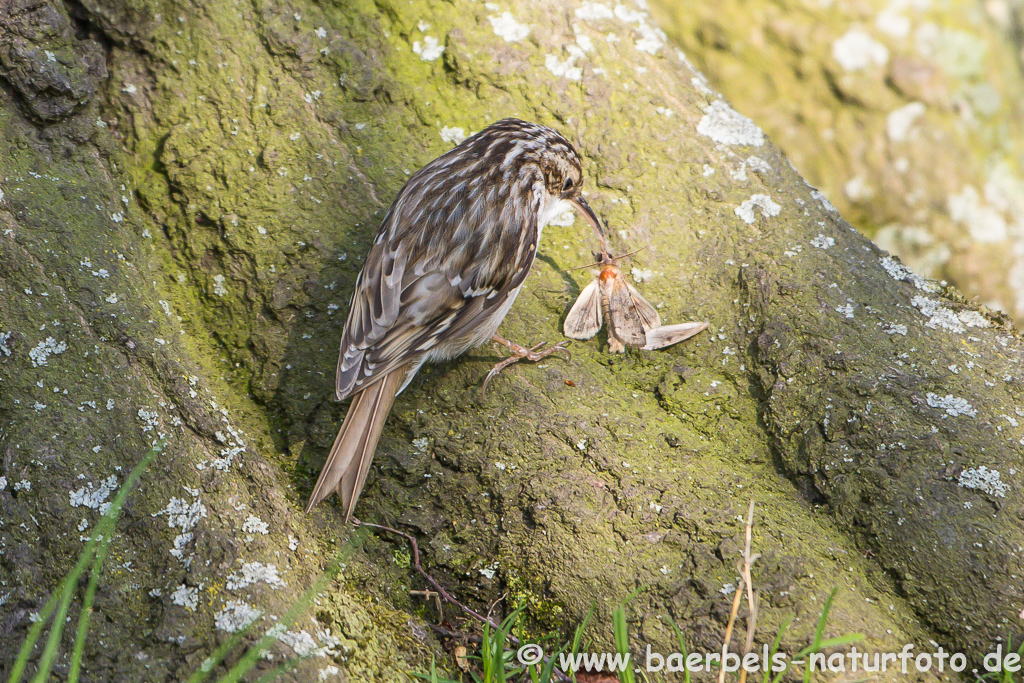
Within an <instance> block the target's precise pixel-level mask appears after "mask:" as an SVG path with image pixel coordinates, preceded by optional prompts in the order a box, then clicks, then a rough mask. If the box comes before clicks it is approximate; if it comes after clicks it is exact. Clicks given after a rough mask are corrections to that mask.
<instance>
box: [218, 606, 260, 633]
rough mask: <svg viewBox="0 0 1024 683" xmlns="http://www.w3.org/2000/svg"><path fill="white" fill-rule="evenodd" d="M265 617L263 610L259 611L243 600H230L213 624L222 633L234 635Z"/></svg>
mask: <svg viewBox="0 0 1024 683" xmlns="http://www.w3.org/2000/svg"><path fill="white" fill-rule="evenodd" d="M261 616H263V612H262V610H258V609H256V608H255V607H253V606H252V605H250V604H249V603H247V602H242V601H241V600H228V601H227V604H226V606H225V607H224V609H222V610H221V611H219V612H217V613H216V614H215V615H214V616H213V623H214V626H216V627H217V628H218V629H220V630H221V631H227V632H228V633H234V632H235V631H240V630H242V629H243V628H245V627H246V626H248V625H249V624H251V623H252V622H254V621H256V620H257V619H259V618H260V617H261Z"/></svg>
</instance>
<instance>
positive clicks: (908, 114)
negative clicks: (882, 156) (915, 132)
mask: <svg viewBox="0 0 1024 683" xmlns="http://www.w3.org/2000/svg"><path fill="white" fill-rule="evenodd" d="M924 112H925V106H924V104H922V103H921V102H911V103H910V104H908V105H906V106H903V107H900V108H899V109H895V110H893V111H891V112H889V115H888V116H886V117H885V132H886V134H887V135H888V136H889V140H890V141H891V142H903V141H905V140H906V139H907V138H908V137H909V136H910V131H911V129H912V128H913V127H914V123H915V122H916V121H917V119H918V118H920V117H921V115H922V114H924Z"/></svg>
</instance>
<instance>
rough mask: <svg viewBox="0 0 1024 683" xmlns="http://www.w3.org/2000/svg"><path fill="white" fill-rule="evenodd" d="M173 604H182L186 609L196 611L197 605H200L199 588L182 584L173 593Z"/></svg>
mask: <svg viewBox="0 0 1024 683" xmlns="http://www.w3.org/2000/svg"><path fill="white" fill-rule="evenodd" d="M171 604H172V605H181V606H182V607H184V608H185V609H187V610H189V611H192V612H195V611H196V607H197V606H198V605H199V590H198V589H196V588H193V587H191V586H186V585H185V584H181V585H180V586H178V587H177V588H176V589H175V590H174V592H173V593H171Z"/></svg>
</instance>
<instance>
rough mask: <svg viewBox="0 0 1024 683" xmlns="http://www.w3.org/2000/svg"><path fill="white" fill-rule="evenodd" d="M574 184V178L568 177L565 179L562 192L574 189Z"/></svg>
mask: <svg viewBox="0 0 1024 683" xmlns="http://www.w3.org/2000/svg"><path fill="white" fill-rule="evenodd" d="M572 184H573V183H572V178H566V179H565V184H564V185H562V192H568V191H569V190H571V189H572Z"/></svg>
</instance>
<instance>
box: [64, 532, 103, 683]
mask: <svg viewBox="0 0 1024 683" xmlns="http://www.w3.org/2000/svg"><path fill="white" fill-rule="evenodd" d="M110 539H111V536H110V535H109V534H108V535H106V536H104V537H103V541H102V542H101V543H100V547H99V550H97V551H96V558H95V559H94V560H93V563H92V569H91V570H90V571H89V585H88V586H87V587H86V589H85V597H83V598H82V611H81V612H80V613H79V615H78V628H77V629H76V630H75V645H74V649H73V650H72V652H71V668H70V669H69V670H68V683H78V675H79V673H80V672H81V670H82V657H83V655H84V653H85V639H86V637H87V636H88V634H89V620H90V619H91V618H92V604H93V602H94V601H95V600H96V590H97V588H98V586H99V583H100V574H102V573H103V564H104V563H105V562H106V561H107V552H108V551H109V550H110Z"/></svg>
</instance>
